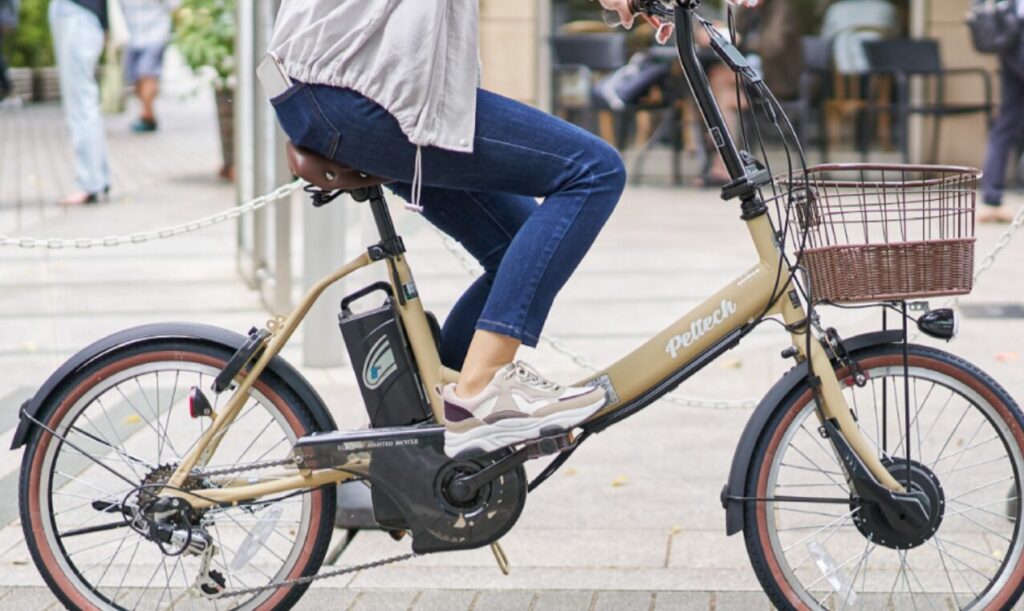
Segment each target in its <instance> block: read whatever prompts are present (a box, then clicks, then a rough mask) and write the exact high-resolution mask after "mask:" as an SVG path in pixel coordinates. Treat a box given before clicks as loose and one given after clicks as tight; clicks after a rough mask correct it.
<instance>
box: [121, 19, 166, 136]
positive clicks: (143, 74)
mask: <svg viewBox="0 0 1024 611" xmlns="http://www.w3.org/2000/svg"><path fill="white" fill-rule="evenodd" d="M178 4H179V0H121V10H122V11H123V12H124V19H125V23H126V24H127V26H128V45H127V47H126V48H125V59H124V66H125V80H127V81H128V83H129V84H131V85H134V86H135V95H136V96H138V98H139V102H140V103H141V105H142V108H141V111H140V112H139V118H138V119H137V120H136V121H135V122H134V123H132V131H134V132H136V133H145V132H153V131H156V129H157V121H156V115H155V113H154V111H153V104H154V102H155V101H156V97H157V94H159V92H160V76H161V74H163V64H164V51H165V50H166V49H167V43H168V42H169V41H170V38H171V13H172V12H173V11H174V9H176V8H177V6H178Z"/></svg>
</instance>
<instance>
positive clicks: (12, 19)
mask: <svg viewBox="0 0 1024 611" xmlns="http://www.w3.org/2000/svg"><path fill="white" fill-rule="evenodd" d="M16 27H18V0H0V100H3V99H4V98H6V97H7V96H8V95H10V93H11V90H12V85H11V80H10V79H9V78H8V76H7V61H6V60H4V32H7V31H11V30H13V29H14V28H16Z"/></svg>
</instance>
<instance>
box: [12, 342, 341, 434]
mask: <svg viewBox="0 0 1024 611" xmlns="http://www.w3.org/2000/svg"><path fill="white" fill-rule="evenodd" d="M154 339H183V340H193V341H200V342H205V343H207V344H210V345H214V346H222V347H224V348H227V349H229V350H231V351H235V350H238V349H239V348H241V347H242V345H243V344H244V343H245V341H246V339H247V338H246V337H245V336H244V335H239V334H238V333H234V332H232V331H228V330H226V329H221V328H219V327H212V326H210V325H201V324H196V323H157V324H151V325H142V326H140V327H133V328H131V329H125V330H124V331H120V332H118V333H114V334H113V335H108V336H107V337H104V338H103V339H100V340H97V341H96V342H93V343H92V344H90V345H89V346H86V347H85V348H83V349H82V350H80V351H79V352H78V353H77V354H75V355H74V356H72V357H71V358H69V359H68V360H67V361H65V362H64V364H63V365H61V366H60V367H59V368H58V369H57V371H55V372H53V374H51V375H50V377H49V378H47V380H46V382H44V383H43V385H42V386H41V387H40V388H39V390H38V391H36V394H35V395H34V396H33V397H32V398H31V399H28V400H27V401H25V402H24V403H23V404H22V405H21V413H20V414H19V418H20V422H19V423H18V428H17V429H16V430H15V432H14V440H13V441H12V442H11V449H12V450H16V449H18V448H20V447H21V446H23V445H25V443H26V442H27V441H28V438H29V435H31V433H32V429H33V428H35V426H36V425H35V424H34V423H33V422H32V421H31V420H29V419H28V418H25V416H24V414H25V413H28V414H29V415H31V416H32V417H33V418H36V419H37V420H41V419H42V418H45V416H46V414H40V413H39V412H40V410H41V409H42V408H43V406H44V405H46V404H47V400H48V399H49V398H50V396H51V395H52V394H53V393H54V392H55V391H56V390H57V389H58V387H59V386H60V385H61V383H62V382H63V381H64V380H66V379H67V378H68V377H69V376H71V375H73V374H75V373H76V372H77V371H79V370H81V369H83V368H85V367H88V366H89V365H90V364H91V363H93V362H94V361H95V360H96V359H98V358H100V357H102V356H103V355H105V354H109V353H110V352H112V351H114V350H120V349H123V348H126V347H129V346H131V345H133V344H137V343H140V342H143V341H148V340H154ZM267 370H268V371H270V372H271V373H272V374H273V375H275V376H277V377H278V378H280V379H281V381H283V382H284V383H285V384H286V385H287V386H288V388H289V389H290V390H292V391H293V392H294V393H295V394H296V396H298V397H299V399H300V400H301V401H302V403H303V404H304V405H305V406H306V407H307V408H308V409H309V412H310V415H311V416H312V417H313V421H314V422H315V423H316V425H317V427H319V429H320V430H321V431H333V430H336V429H337V428H338V427H337V425H336V424H335V422H334V418H333V417H332V416H331V413H330V412H329V411H327V406H326V405H324V402H323V399H321V398H320V395H319V394H318V393H317V392H316V390H315V389H314V388H313V387H312V386H310V384H309V382H307V381H306V379H305V378H304V377H302V374H300V373H299V372H298V371H296V370H295V368H294V367H292V366H291V365H289V364H288V363H287V362H286V361H285V360H284V359H282V358H281V357H279V356H278V357H274V358H273V359H272V360H271V361H270V364H269V365H268V366H267Z"/></svg>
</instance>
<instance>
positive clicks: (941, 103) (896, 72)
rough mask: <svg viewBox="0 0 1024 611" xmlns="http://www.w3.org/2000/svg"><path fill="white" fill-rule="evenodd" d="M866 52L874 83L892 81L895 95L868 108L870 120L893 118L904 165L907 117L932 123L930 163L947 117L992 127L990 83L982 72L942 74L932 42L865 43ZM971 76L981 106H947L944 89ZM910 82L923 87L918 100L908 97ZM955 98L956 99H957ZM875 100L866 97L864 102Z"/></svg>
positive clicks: (963, 70) (951, 70) (965, 70)
mask: <svg viewBox="0 0 1024 611" xmlns="http://www.w3.org/2000/svg"><path fill="white" fill-rule="evenodd" d="M864 51H865V53H866V55H867V58H868V63H869V64H870V73H871V75H872V76H873V77H874V79H873V82H874V83H875V84H878V83H879V80H878V77H880V76H885V77H889V78H891V80H892V82H893V83H894V92H893V95H892V96H891V101H881V102H877V103H873V104H872V105H871V106H869V109H868V110H869V114H870V115H871V117H872V118H874V117H877V116H879V115H889V116H892V117H893V119H894V120H895V123H896V137H897V139H898V141H899V146H900V149H901V151H902V155H903V160H904V162H909V160H910V144H909V142H910V139H909V129H910V117H911V116H912V115H921V116H925V117H931V118H932V123H933V125H934V131H933V132H932V133H933V137H932V142H931V152H930V154H929V156H928V162H929V163H935V161H936V158H937V157H938V151H939V143H940V141H941V135H942V122H943V119H945V118H946V117H954V116H967V115H973V114H983V115H985V119H986V126H989V125H991V122H992V111H993V103H992V78H991V75H989V73H988V72H986V71H985V70H984V69H982V68H943V67H942V59H941V56H940V52H939V43H938V41H935V40H930V39H926V40H908V39H891V40H879V41H870V42H865V43H864ZM966 76H973V77H976V78H978V79H980V82H981V84H982V88H983V91H982V93H983V95H984V100H983V101H982V102H980V103H978V102H974V103H964V102H952V101H948V100H947V92H946V83H947V80H948V79H950V78H953V77H957V78H959V77H966ZM914 79H917V80H920V81H921V82H922V92H923V93H922V95H921V96H920V99H917V98H916V97H915V96H913V95H912V93H911V83H912V81H913V80H914ZM958 97H959V96H958ZM874 98H875V96H873V95H869V97H868V99H869V100H871V99H874Z"/></svg>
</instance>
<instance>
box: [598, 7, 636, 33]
mask: <svg viewBox="0 0 1024 611" xmlns="http://www.w3.org/2000/svg"><path fill="white" fill-rule="evenodd" d="M599 2H600V3H601V6H602V7H604V8H605V9H607V10H609V11H615V12H616V13H618V14H619V19H620V20H621V22H622V27H624V28H626V29H627V30H628V29H630V28H632V27H633V13H632V11H630V10H629V0H599Z"/></svg>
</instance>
